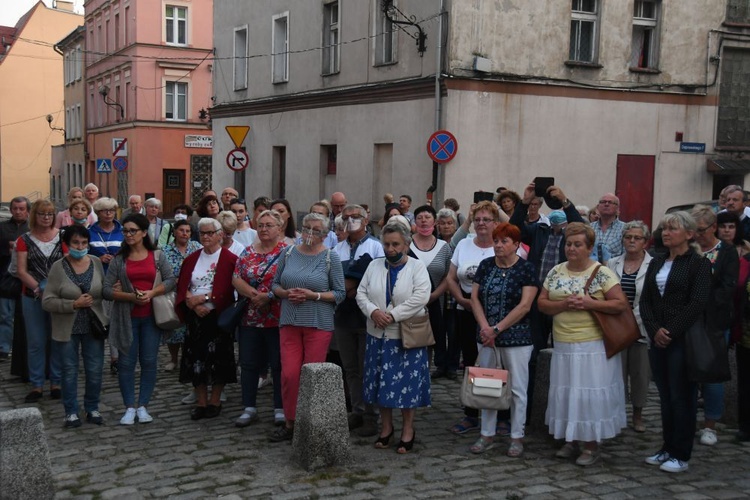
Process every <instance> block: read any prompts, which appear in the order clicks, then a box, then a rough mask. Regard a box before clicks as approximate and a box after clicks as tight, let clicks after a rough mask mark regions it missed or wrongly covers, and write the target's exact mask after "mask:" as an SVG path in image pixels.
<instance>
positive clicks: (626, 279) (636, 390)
mask: <svg viewBox="0 0 750 500" xmlns="http://www.w3.org/2000/svg"><path fill="white" fill-rule="evenodd" d="M649 236H650V233H649V231H648V226H647V225H646V224H644V223H643V222H641V221H639V220H634V221H631V222H628V223H627V224H625V229H624V230H623V232H622V244H623V248H624V249H625V253H623V254H622V255H620V256H618V257H614V258H611V259H609V261H607V267H609V268H610V269H611V270H613V271H614V272H615V274H617V277H618V278H620V285H621V286H622V291H623V292H625V295H626V296H627V298H628V302H629V303H630V307H632V308H633V314H635V319H636V321H638V326H639V327H640V329H641V338H640V339H639V340H638V341H637V342H634V343H633V344H632V345H631V346H630V347H628V348H627V349H625V350H624V351H622V354H621V356H620V357H621V358H622V376H623V379H624V382H625V397H626V399H627V396H628V394H627V393H628V385H629V386H630V402H631V403H632V404H633V429H635V431H636V432H645V431H646V426H645V425H643V414H642V412H643V407H644V406H645V404H646V397H647V396H648V384H649V381H650V379H651V370H650V368H649V362H648V335H646V329H645V328H644V326H643V321H642V320H641V311H640V307H639V305H638V303H639V302H640V300H641V291H642V290H643V282H644V281H645V279H646V270H647V269H648V264H649V262H651V259H652V257H651V256H650V255H649V254H648V252H646V245H647V244H648V239H649ZM628 379H630V384H628Z"/></svg>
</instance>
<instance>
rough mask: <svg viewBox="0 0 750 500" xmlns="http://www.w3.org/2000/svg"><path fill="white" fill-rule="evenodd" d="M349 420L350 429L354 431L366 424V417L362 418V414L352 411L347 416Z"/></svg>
mask: <svg viewBox="0 0 750 500" xmlns="http://www.w3.org/2000/svg"><path fill="white" fill-rule="evenodd" d="M347 420H348V422H349V430H350V431H353V430H354V429H357V428H359V427H362V425H363V424H364V419H363V418H362V415H361V414H359V413H350V414H349V417H347Z"/></svg>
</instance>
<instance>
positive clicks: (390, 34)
mask: <svg viewBox="0 0 750 500" xmlns="http://www.w3.org/2000/svg"><path fill="white" fill-rule="evenodd" d="M394 5H395V2H394ZM397 45H398V44H397V43H396V30H395V26H394V25H393V22H391V20H390V19H388V16H386V15H385V12H383V6H382V2H381V1H380V0H375V65H379V64H391V63H394V62H396V47H397Z"/></svg>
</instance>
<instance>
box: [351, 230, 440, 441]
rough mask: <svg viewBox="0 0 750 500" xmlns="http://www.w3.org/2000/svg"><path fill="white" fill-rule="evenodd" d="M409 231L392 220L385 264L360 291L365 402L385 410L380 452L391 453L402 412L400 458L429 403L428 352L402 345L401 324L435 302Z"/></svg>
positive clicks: (385, 236)
mask: <svg viewBox="0 0 750 500" xmlns="http://www.w3.org/2000/svg"><path fill="white" fill-rule="evenodd" d="M410 229H411V228H410V225H409V223H408V222H407V221H406V219H405V218H404V217H403V216H394V217H391V218H390V219H389V221H388V223H387V224H386V225H385V226H384V227H383V231H382V232H381V234H380V239H381V241H382V242H383V249H384V251H385V259H384V260H383V259H375V260H373V261H372V262H371V263H370V265H369V266H368V267H367V270H366V271H365V274H364V276H363V277H362V281H361V282H360V284H359V288H357V305H358V306H359V308H360V309H361V310H362V312H363V313H364V315H365V316H366V317H367V333H368V335H367V340H366V345H365V366H364V383H363V386H364V398H365V401H367V402H368V403H370V404H377V405H378V406H379V407H380V418H381V421H382V428H381V431H380V436H379V437H378V439H377V441H375V447H376V448H380V449H385V448H388V446H389V444H390V440H391V437H392V436H393V409H394V408H400V409H401V415H402V417H403V428H402V429H401V439H400V441H399V443H398V445H397V447H396V451H397V452H398V453H401V454H404V453H409V452H410V451H411V449H412V447H413V446H414V438H415V436H416V431H415V430H414V417H415V415H416V408H418V407H421V406H429V404H430V368H429V359H428V358H429V357H428V354H427V347H426V346H422V347H417V348H413V349H407V348H405V347H404V345H403V343H402V340H403V339H402V334H403V331H402V322H403V321H405V320H408V319H409V318H412V317H414V316H425V315H426V311H425V307H426V306H427V303H428V301H429V299H430V276H429V274H428V273H427V268H426V267H425V265H424V264H423V263H422V262H421V261H420V260H417V259H412V258H410V257H409V256H408V255H407V252H408V251H409V245H410V244H411V230H410ZM427 324H429V323H427ZM401 375H403V376H401Z"/></svg>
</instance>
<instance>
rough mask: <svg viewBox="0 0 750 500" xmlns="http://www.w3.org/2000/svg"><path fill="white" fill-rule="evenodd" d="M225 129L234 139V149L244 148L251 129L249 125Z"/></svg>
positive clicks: (229, 126) (232, 126)
mask: <svg viewBox="0 0 750 500" xmlns="http://www.w3.org/2000/svg"><path fill="white" fill-rule="evenodd" d="M225 128H226V129H227V133H228V134H229V137H231V138H232V142H233V143H234V147H236V148H240V147H242V143H243V142H244V141H245V137H247V133H248V132H249V131H250V127H248V126H247V125H227V126H226V127H225Z"/></svg>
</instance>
